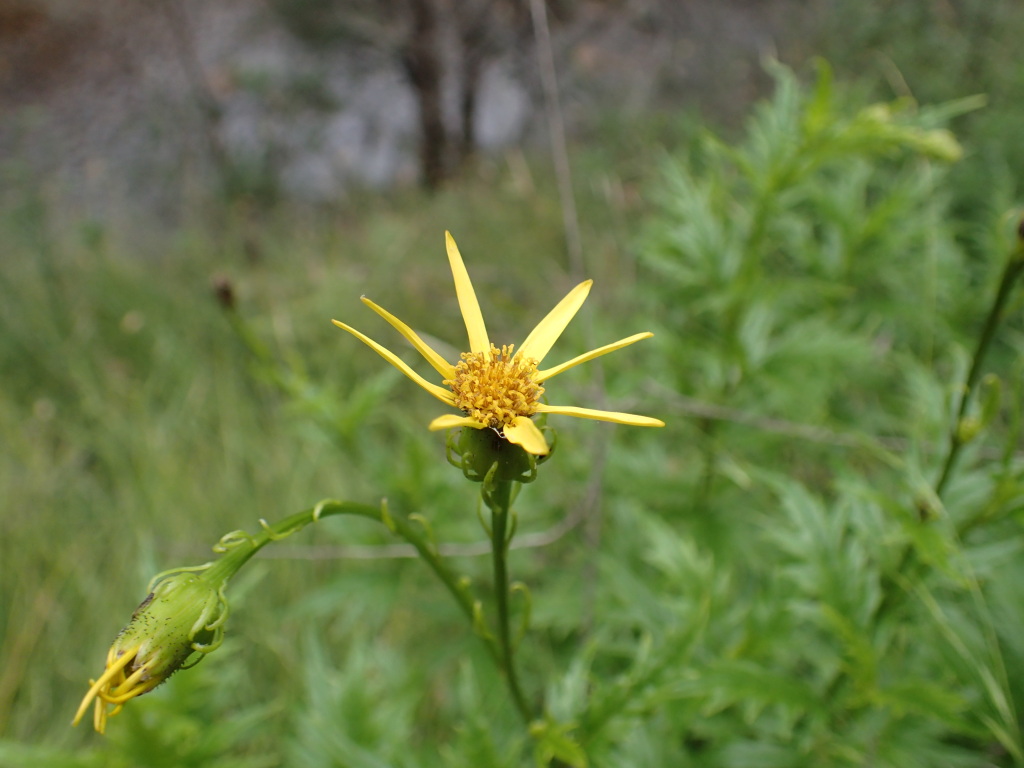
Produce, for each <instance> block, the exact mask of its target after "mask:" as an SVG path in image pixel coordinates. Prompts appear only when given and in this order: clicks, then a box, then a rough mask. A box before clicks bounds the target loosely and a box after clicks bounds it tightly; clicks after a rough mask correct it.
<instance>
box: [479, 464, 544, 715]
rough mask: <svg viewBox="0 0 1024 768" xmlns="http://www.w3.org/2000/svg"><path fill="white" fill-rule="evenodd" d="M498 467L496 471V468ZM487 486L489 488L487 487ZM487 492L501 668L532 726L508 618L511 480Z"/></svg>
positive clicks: (498, 482) (512, 527)
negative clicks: (517, 666)
mask: <svg viewBox="0 0 1024 768" xmlns="http://www.w3.org/2000/svg"><path fill="white" fill-rule="evenodd" d="M497 466H498V465H497V464H495V468H497ZM488 486H490V487H489V488H488ZM484 488H485V489H486V492H485V493H484V494H483V496H484V499H485V501H486V503H487V506H488V507H489V508H490V510H491V525H490V529H491V557H492V560H493V565H494V601H495V609H496V610H497V614H498V643H499V645H500V650H501V658H500V660H499V666H500V668H501V673H502V676H503V677H504V678H505V683H506V685H507V686H508V690H509V694H510V695H511V697H512V702H513V703H514V704H515V707H516V710H517V711H518V712H519V714H520V715H522V717H523V720H524V721H526V722H527V723H529V722H530V721H531V720H532V719H533V713H532V712H531V711H530V707H529V705H528V704H527V703H526V698H525V697H524V696H523V690H522V687H521V686H520V684H519V675H518V673H517V672H516V663H515V647H514V645H513V643H512V630H511V620H510V616H509V597H510V596H511V584H510V582H509V578H508V549H509V544H510V542H511V540H512V534H514V533H515V522H514V518H513V512H512V481H510V480H496V481H494V482H492V483H487V482H485V484H484Z"/></svg>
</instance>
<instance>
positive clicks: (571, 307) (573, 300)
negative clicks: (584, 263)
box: [516, 280, 594, 365]
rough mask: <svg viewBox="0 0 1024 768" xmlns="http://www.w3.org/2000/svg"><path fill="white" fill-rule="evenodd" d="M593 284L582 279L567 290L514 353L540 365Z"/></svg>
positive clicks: (581, 304)
mask: <svg viewBox="0 0 1024 768" xmlns="http://www.w3.org/2000/svg"><path fill="white" fill-rule="evenodd" d="M593 284H594V281H593V280H584V281H583V282H582V283H580V284H579V285H577V286H576V287H575V288H573V289H572V290H571V291H569V293H568V294H566V297H565V298H564V299H562V300H561V301H560V302H558V304H556V305H555V308H554V309H552V310H551V311H550V312H548V315H547V317H545V318H544V319H543V320H541V321H540V322H539V323H537V327H536V328H534V329H533V330H532V331H531V332H530V335H529V336H527V337H526V341H524V342H523V343H522V344H521V345H520V347H519V351H518V352H516V354H517V355H519V356H521V357H524V358H525V357H530V358H533V359H534V360H536V361H537V364H538V365H540V361H541V360H543V359H544V356H545V355H546V354H547V353H548V352H550V351H551V347H552V346H554V344H555V342H556V341H558V337H559V336H561V335H562V331H564V330H565V327H566V326H567V325H568V324H569V321H570V320H572V319H573V317H575V316H576V313H577V312H579V310H580V307H582V306H583V302H584V301H586V300H587V294H589V293H590V286H592V285H593Z"/></svg>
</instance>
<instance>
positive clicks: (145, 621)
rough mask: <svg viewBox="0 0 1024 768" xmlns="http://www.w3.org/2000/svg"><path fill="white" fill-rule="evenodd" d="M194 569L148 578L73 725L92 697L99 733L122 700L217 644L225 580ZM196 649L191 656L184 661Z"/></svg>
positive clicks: (221, 632)
mask: <svg viewBox="0 0 1024 768" xmlns="http://www.w3.org/2000/svg"><path fill="white" fill-rule="evenodd" d="M196 571H197V569H180V570H175V571H168V572H167V573H164V574H160V575H158V576H157V577H156V578H155V579H153V582H152V583H151V584H150V590H149V596H148V597H147V598H146V599H145V600H143V601H142V604H141V605H140V606H139V607H138V608H137V609H135V613H133V614H132V618H131V620H130V621H129V622H128V625H127V626H126V627H125V628H124V629H122V630H121V632H120V633H119V634H118V636H117V637H116V638H115V639H114V643H113V645H111V646H110V650H109V651H108V652H107V665H106V669H105V670H104V672H103V674H102V675H100V677H99V679H98V680H90V681H89V684H90V688H89V692H88V693H86V694H85V698H84V699H82V703H81V705H79V707H78V712H76V713H75V719H74V720H73V721H72V725H78V723H79V721H81V719H82V717H83V715H85V712H86V710H87V709H88V708H89V704H90V703H92V702H93V701H95V709H94V712H93V725H94V727H95V728H96V730H97V731H99V732H100V733H103V732H104V730H106V726H107V718H108V717H113V716H114V715H116V714H117V713H118V712H120V711H121V709H122V708H123V707H124V705H125V703H126V702H128V701H129V700H131V699H134V698H135V697H136V696H141V695H142V694H144V693H149V692H150V691H151V690H153V689H154V688H156V687H157V686H158V685H160V683H162V682H163V681H164V680H166V679H167V678H168V677H170V676H171V675H172V674H174V673H175V672H177V671H178V670H179V669H187V668H188V667H189V666H194V665H195V664H197V663H198V662H199V660H201V659H202V658H204V656H205V655H206V654H207V653H209V652H210V651H213V650H216V649H217V647H219V646H220V644H221V642H222V641H223V639H224V622H225V621H226V620H227V616H228V607H227V602H226V601H225V599H224V594H223V586H224V583H223V581H221V582H220V583H219V584H218V583H217V580H216V579H208V578H205V577H204V576H205V574H203V573H197V572H196ZM196 653H198V654H199V655H198V656H197V657H196V658H195V660H194V661H193V662H192V663H191V664H186V662H187V661H188V660H189V657H191V656H193V654H196Z"/></svg>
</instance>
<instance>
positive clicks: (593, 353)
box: [533, 331, 654, 381]
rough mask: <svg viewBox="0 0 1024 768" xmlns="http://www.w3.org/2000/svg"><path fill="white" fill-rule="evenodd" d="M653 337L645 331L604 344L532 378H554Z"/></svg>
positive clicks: (545, 379) (538, 379)
mask: <svg viewBox="0 0 1024 768" xmlns="http://www.w3.org/2000/svg"><path fill="white" fill-rule="evenodd" d="M653 335H654V334H653V333H651V332H650V331H645V332H644V333H637V334H634V335H633V336H630V337H628V338H625V339H620V340H619V341H616V342H614V343H612V344H605V345H604V346H603V347H598V348H597V349H592V350H590V351H589V352H585V353H584V354H582V355H580V356H579V357H574V358H573V359H572V360H569V361H568V362H565V363H562V364H561V365H556V366H555V367H554V368H548V369H547V370H546V371H538V372H537V374H536V376H534V377H533V378H534V380H536V381H547V380H548V379H551V378H554V377H555V376H557V375H558V374H560V373H562V372H563V371H567V370H569V369H570V368H573V367H575V366H577V365H579V364H580V363H585V362H587V361H588V360H593V359H594V358H595V357H600V356H601V355H607V354H608V353H609V352H614V351H615V350H616V349H622V348H623V347H628V346H629V345H630V344H635V343H636V342H638V341H642V340H644V339H649V338H651V337H652V336H653Z"/></svg>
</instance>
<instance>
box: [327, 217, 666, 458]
mask: <svg viewBox="0 0 1024 768" xmlns="http://www.w3.org/2000/svg"><path fill="white" fill-rule="evenodd" d="M445 238H446V243H447V248H448V262H449V264H450V265H451V270H452V275H453V277H454V278H455V294H456V296H457V297H458V300H459V308H460V309H461V311H462V318H463V321H464V322H465V324H466V331H467V333H468V335H469V351H468V352H464V353H462V355H460V360H459V361H458V362H457V363H450V362H448V361H447V360H445V359H444V358H443V357H441V355H440V354H438V353H437V352H436V351H434V349H433V348H431V347H430V345H429V344H427V343H426V342H425V341H423V339H422V338H420V336H419V335H418V334H417V333H416V332H415V331H413V330H412V328H410V327H409V326H408V325H406V324H405V323H403V322H402V321H401V320H399V319H398V318H397V317H395V316H394V315H392V314H391V313H390V312H388V311H387V310H385V309H384V308H383V307H380V306H378V305H377V304H374V303H373V302H372V301H370V300H369V299H367V298H366V297H365V296H364V297H363V298H362V302H363V303H364V304H365V305H366V306H368V307H369V308H370V309H372V310H373V311H374V312H376V313H377V314H378V315H380V316H381V317H383V318H384V319H385V320H386V321H387V322H388V323H390V324H391V326H392V327H393V328H394V329H395V330H397V331H398V332H399V333H400V334H402V336H404V337H405V338H406V339H407V340H408V341H409V342H410V343H411V344H412V345H413V347H415V349H416V350H417V351H418V352H419V353H420V354H421V355H422V356H423V357H424V359H425V360H426V361H427V362H428V363H430V365H431V366H432V367H433V368H434V370H435V371H437V372H438V374H440V376H441V385H438V384H433V383H431V382H429V381H427V380H426V379H425V378H423V377H422V376H420V375H419V374H418V373H416V372H415V371H414V370H413V369H412V368H410V367H409V366H408V365H407V364H406V363H405V362H403V361H402V360H401V359H400V358H399V357H398V356H397V355H395V354H394V353H393V352H391V351H390V350H388V349H386V348H385V347H383V346H381V345H380V344H378V343H377V342H375V341H373V340H372V339H370V338H369V337H367V336H365V335H363V334H362V333H360V332H359V331H357V330H355V329H354V328H352V327H351V326H349V325H346V324H345V323H342V322H339V321H338V320H334V321H333V322H334V324H335V325H337V326H338V327H339V328H343V329H344V330H346V331H348V332H349V333H351V334H352V335H353V336H355V337H356V338H357V339H359V340H360V341H362V342H363V343H365V344H366V345H367V346H369V347H370V348H371V349H373V350H374V351H375V352H377V354H379V355H380V356H381V357H383V358H384V359H385V360H387V361H388V362H389V363H391V364H392V365H393V366H395V367H396V368H397V369H398V370H400V371H401V372H402V373H404V374H405V375H406V376H408V377H409V378H410V379H412V380H413V381H414V382H416V383H417V384H418V385H419V386H421V387H422V388H423V389H425V390H426V391H427V392H429V393H430V394H432V395H433V396H434V397H436V398H437V399H438V400H440V401H441V402H443V403H445V404H446V405H449V406H452V407H454V408H457V409H459V410H460V411H462V415H461V416H459V415H456V414H445V415H443V416H438V417H437V418H436V419H434V420H433V421H432V422H430V426H429V428H430V429H431V430H439V429H449V428H453V427H468V428H471V429H486V428H490V429H493V430H495V432H497V433H498V434H499V435H500V436H501V437H502V438H503V439H505V440H507V441H508V442H510V443H514V444H516V445H519V446H521V447H522V448H523V449H524V450H525V451H527V452H528V453H531V454H533V455H535V456H544V455H546V454H547V453H548V451H549V450H550V449H549V446H548V444H547V441H546V440H545V438H544V434H543V433H542V432H541V430H540V429H539V428H538V427H537V425H536V424H534V422H533V419H532V417H533V416H535V415H537V414H546V413H551V414H562V415H565V416H576V417H578V418H583V419H596V420H598V421H611V422H614V423H616V424H630V425H632V426H637V427H663V426H665V423H664V422H663V421H660V420H659V419H653V418H650V417H648V416H636V415H634V414H631V413H619V412H616V411H602V410H595V409H592V408H579V407H575V406H569V405H548V404H547V403H543V402H541V399H540V398H541V395H543V394H544V391H545V388H544V386H543V385H544V384H546V383H547V382H548V381H549V380H550V379H553V378H554V377H555V376H557V375H558V374H560V373H563V372H565V371H567V370H569V369H570V368H573V367H575V366H577V365H579V364H580V363H585V362H587V361H589V360H593V359H594V358H596V357H600V356H601V355H606V354H608V353H609V352H614V351H615V350H617V349H622V348H623V347H626V346H629V345H630V344H633V343H635V342H637V341H641V340H643V339H648V338H650V337H651V336H653V334H652V333H649V332H644V333H637V334H634V335H632V336H628V337H627V338H624V339H621V340H619V341H616V342H614V343H612V344H606V345H605V346H603V347H598V348H597V349H593V350H591V351H590V352H586V353H584V354H582V355H579V356H578V357H574V358H573V359H571V360H568V361H566V362H564V363H562V364H560V365H556V366H553V367H551V368H546V369H543V370H542V369H541V368H540V364H541V363H542V362H543V360H544V358H545V357H546V356H547V354H548V352H549V351H550V350H551V347H552V346H554V344H555V342H556V341H557V340H558V337H559V336H561V335H562V332H563V331H564V330H565V328H566V326H568V324H569V322H570V321H571V320H572V318H573V317H574V316H575V315H576V312H577V311H579V309H580V307H581V306H583V302H584V301H585V300H586V298H587V295H588V294H589V293H590V287H591V285H592V283H593V281H591V280H586V281H584V282H582V283H580V284H579V285H577V286H576V287H575V288H573V289H572V290H571V291H570V292H569V293H568V295H567V296H566V297H565V298H564V299H562V300H561V301H560V302H559V303H558V304H557V305H556V306H555V308H554V309H552V310H551V312H549V313H548V315H547V317H545V318H544V319H543V320H541V321H540V323H538V325H537V327H536V328H534V329H533V331H532V332H531V333H530V334H529V335H528V336H527V337H526V340H525V341H523V343H522V344H521V345H520V346H519V349H518V350H516V349H515V345H512V344H509V345H502V346H500V347H499V346H497V345H495V344H492V343H491V340H490V337H489V336H488V335H487V328H486V326H485V325H484V319H483V314H482V313H481V311H480V305H479V303H478V302H477V299H476V293H475V292H474V290H473V284H472V283H471V282H470V279H469V273H468V272H467V271H466V267H465V264H463V261H462V256H461V254H460V253H459V249H458V246H456V244H455V240H454V238H453V237H452V236H451V233H449V232H446V233H445Z"/></svg>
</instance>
